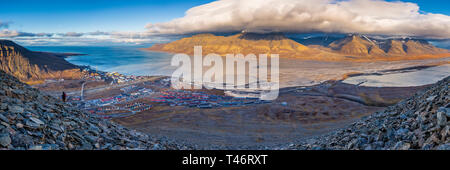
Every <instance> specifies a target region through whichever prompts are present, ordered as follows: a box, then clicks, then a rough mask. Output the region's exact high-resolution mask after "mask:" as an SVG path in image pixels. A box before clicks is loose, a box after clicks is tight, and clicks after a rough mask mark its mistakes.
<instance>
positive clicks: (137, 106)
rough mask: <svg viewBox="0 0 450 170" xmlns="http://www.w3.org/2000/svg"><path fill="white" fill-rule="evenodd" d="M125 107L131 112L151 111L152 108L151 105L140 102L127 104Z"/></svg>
mask: <svg viewBox="0 0 450 170" xmlns="http://www.w3.org/2000/svg"><path fill="white" fill-rule="evenodd" d="M125 107H126V108H128V109H129V110H132V111H133V112H143V111H147V110H150V109H151V108H152V106H151V105H148V104H145V103H140V102H137V103H132V104H126V105H125Z"/></svg>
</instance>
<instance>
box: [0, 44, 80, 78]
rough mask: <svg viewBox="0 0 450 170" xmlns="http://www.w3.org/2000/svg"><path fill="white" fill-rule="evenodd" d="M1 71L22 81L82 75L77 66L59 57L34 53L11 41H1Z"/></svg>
mask: <svg viewBox="0 0 450 170" xmlns="http://www.w3.org/2000/svg"><path fill="white" fill-rule="evenodd" d="M0 70H3V71H5V72H6V73H8V74H11V75H13V76H15V77H17V78H19V79H20V80H22V81H30V80H42V79H46V78H66V79H70V78H77V77H79V76H80V75H81V73H80V69H79V68H78V67H77V66H75V65H73V64H71V63H69V62H67V61H66V60H64V58H63V57H61V56H59V55H56V54H51V53H44V52H33V51H30V50H28V49H26V48H24V47H22V46H20V45H18V44H16V43H14V42H12V41H9V40H0Z"/></svg>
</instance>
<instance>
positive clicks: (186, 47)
mask: <svg viewBox="0 0 450 170" xmlns="http://www.w3.org/2000/svg"><path fill="white" fill-rule="evenodd" d="M294 39H295V40H293V39H290V38H288V37H286V36H284V35H283V34H282V33H269V34H257V33H240V34H236V35H230V36H216V35H213V34H198V35H194V36H191V37H186V38H183V39H180V40H177V41H173V42H170V43H166V44H156V45H153V46H152V47H150V48H146V49H145V50H150V51H163V52H170V53H185V54H188V55H193V53H194V46H202V47H203V55H206V54H210V53H215V54H219V55H221V56H225V55H226V54H238V53H241V54H244V55H246V54H250V53H253V54H280V57H289V58H299V59H307V60H319V61H344V60H345V61H347V60H348V61H363V62H366V61H367V62H371V61H377V60H383V61H386V60H387V61H395V60H414V59H430V58H445V57H450V53H449V51H448V50H445V49H440V48H437V47H434V46H433V45H432V44H430V43H428V42H427V41H425V40H416V39H402V40H397V39H375V38H369V37H367V36H364V35H349V36H344V37H338V36H327V37H313V38H303V39H302V38H298V37H294ZM299 42H303V43H305V44H307V45H308V46H305V45H303V44H301V43H299Z"/></svg>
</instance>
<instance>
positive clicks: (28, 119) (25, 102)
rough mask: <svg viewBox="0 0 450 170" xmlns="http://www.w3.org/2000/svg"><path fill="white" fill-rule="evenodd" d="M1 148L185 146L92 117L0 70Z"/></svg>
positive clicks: (140, 147)
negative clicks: (158, 139)
mask: <svg viewBox="0 0 450 170" xmlns="http://www.w3.org/2000/svg"><path fill="white" fill-rule="evenodd" d="M0 101H2V102H1V105H0V150H3V149H10V150H23V149H26V150H27V149H31V150H34V149H37V150H41V149H44V150H73V149H75V150H86V149H87V150H92V149H103V150H122V149H186V147H185V146H184V145H177V144H176V143H172V142H170V143H169V142H160V141H157V140H156V139H153V138H150V137H149V136H147V135H144V134H141V133H139V132H136V131H133V130H129V129H126V128H124V127H122V126H120V125H117V124H114V123H112V122H110V121H108V120H103V119H99V118H94V117H90V116H89V115H88V114H87V113H84V112H82V111H79V110H78V109H76V108H73V107H71V106H70V105H67V104H64V103H62V102H60V101H59V100H57V99H55V98H53V97H51V96H47V95H45V94H42V93H40V92H39V91H38V90H36V89H33V88H30V87H29V86H28V85H26V84H24V83H21V82H19V81H18V80H17V79H16V78H15V77H13V76H11V75H8V74H5V73H4V72H3V71H0Z"/></svg>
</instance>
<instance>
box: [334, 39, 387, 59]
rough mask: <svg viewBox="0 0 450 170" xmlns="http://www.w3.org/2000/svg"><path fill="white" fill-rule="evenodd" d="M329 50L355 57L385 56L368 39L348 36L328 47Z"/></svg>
mask: <svg viewBox="0 0 450 170" xmlns="http://www.w3.org/2000/svg"><path fill="white" fill-rule="evenodd" d="M329 47H331V49H333V50H335V51H337V52H339V53H341V54H350V55H356V56H368V55H372V56H385V52H384V51H383V50H382V49H380V48H379V47H378V45H377V44H376V43H375V42H373V41H371V40H370V39H368V38H366V37H362V36H357V35H353V36H348V37H345V38H343V39H340V40H337V41H335V42H333V43H331V44H330V45H329Z"/></svg>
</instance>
